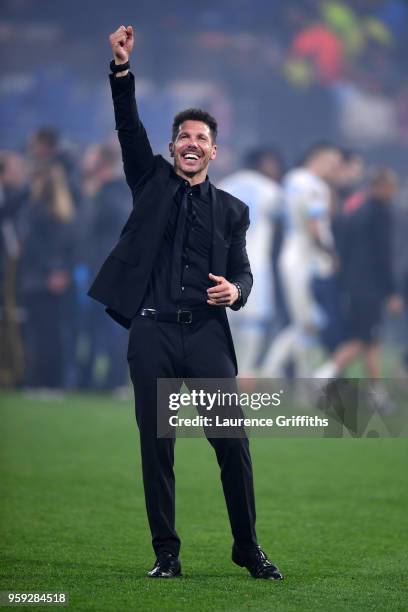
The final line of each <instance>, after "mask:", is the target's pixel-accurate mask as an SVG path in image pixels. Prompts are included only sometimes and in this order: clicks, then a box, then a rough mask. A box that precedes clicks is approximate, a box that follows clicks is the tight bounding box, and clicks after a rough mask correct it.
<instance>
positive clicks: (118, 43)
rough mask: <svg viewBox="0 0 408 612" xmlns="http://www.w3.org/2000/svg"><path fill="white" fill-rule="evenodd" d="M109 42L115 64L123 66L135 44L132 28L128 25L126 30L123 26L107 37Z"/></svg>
mask: <svg viewBox="0 0 408 612" xmlns="http://www.w3.org/2000/svg"><path fill="white" fill-rule="evenodd" d="M109 42H110V44H111V47H112V52H113V57H114V58H115V64H125V63H126V62H127V61H128V59H129V55H130V54H131V53H132V49H133V45H134V42H135V39H134V36H133V28H132V26H130V25H129V26H127V28H125V26H123V25H122V26H120V28H118V29H117V30H116V32H113V34H111V35H110V36H109Z"/></svg>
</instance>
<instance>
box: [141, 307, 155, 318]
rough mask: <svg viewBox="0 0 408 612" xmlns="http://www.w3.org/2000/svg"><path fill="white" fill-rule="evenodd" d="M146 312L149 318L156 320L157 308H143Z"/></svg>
mask: <svg viewBox="0 0 408 612" xmlns="http://www.w3.org/2000/svg"><path fill="white" fill-rule="evenodd" d="M143 310H144V311H145V312H148V313H149V314H148V316H149V317H151V318H152V319H155V318H156V316H157V310H156V309H155V308H143Z"/></svg>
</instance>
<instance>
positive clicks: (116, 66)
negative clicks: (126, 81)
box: [109, 59, 130, 74]
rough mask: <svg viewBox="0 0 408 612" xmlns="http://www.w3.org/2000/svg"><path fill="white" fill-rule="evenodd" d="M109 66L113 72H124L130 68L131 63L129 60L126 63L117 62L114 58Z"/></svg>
mask: <svg viewBox="0 0 408 612" xmlns="http://www.w3.org/2000/svg"><path fill="white" fill-rule="evenodd" d="M109 67H110V69H111V72H113V74H116V73H117V72H124V71H125V70H129V68H130V63H129V60H128V61H127V62H125V63H124V64H115V60H114V59H113V60H112V61H111V63H110V64H109Z"/></svg>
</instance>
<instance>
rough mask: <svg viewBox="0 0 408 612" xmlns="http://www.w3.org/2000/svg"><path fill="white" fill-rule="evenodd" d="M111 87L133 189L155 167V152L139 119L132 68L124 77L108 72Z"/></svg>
mask: <svg viewBox="0 0 408 612" xmlns="http://www.w3.org/2000/svg"><path fill="white" fill-rule="evenodd" d="M109 80H110V85H111V89H112V100H113V108H114V112H115V127H116V130H117V132H118V138H119V142H120V147H121V150H122V160H123V169H124V171H125V176H126V181H127V184H128V185H129V187H130V189H131V191H132V193H133V191H134V190H135V189H136V188H137V187H138V186H139V185H140V184H141V182H143V179H144V178H145V177H146V175H147V174H148V173H149V172H151V171H152V169H153V165H154V156H153V152H152V148H151V146H150V142H149V139H148V137H147V134H146V130H145V128H144V126H143V123H142V122H141V121H140V118H139V113H138V110H137V104H136V98H135V78H134V76H133V74H132V73H131V72H129V73H128V74H127V75H126V76H124V77H115V76H114V75H113V74H110V75H109Z"/></svg>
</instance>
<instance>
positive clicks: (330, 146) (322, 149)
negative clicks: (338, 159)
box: [300, 140, 342, 166]
mask: <svg viewBox="0 0 408 612" xmlns="http://www.w3.org/2000/svg"><path fill="white" fill-rule="evenodd" d="M328 151H336V152H337V153H340V154H342V152H341V149H340V147H339V146H337V145H336V144H334V143H333V142H330V141H326V140H320V141H318V142H315V143H314V144H312V145H311V146H310V147H309V148H308V149H307V151H306V153H305V154H304V155H303V157H302V159H301V163H300V165H301V166H304V165H305V164H308V163H309V162H311V161H312V160H313V159H314V158H315V157H317V156H318V155H320V154H321V153H327V152H328Z"/></svg>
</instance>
